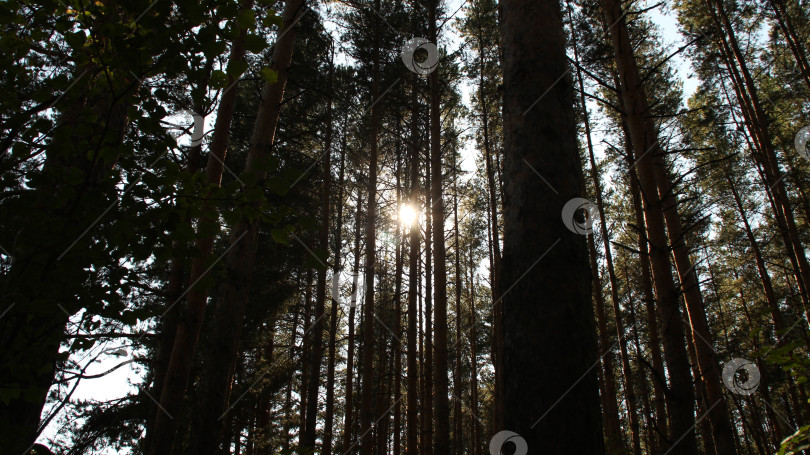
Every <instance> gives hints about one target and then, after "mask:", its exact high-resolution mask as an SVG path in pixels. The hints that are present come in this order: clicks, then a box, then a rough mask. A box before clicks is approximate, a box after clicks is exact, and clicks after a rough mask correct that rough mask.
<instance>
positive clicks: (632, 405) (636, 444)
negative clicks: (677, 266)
mask: <svg viewBox="0 0 810 455" xmlns="http://www.w3.org/2000/svg"><path fill="white" fill-rule="evenodd" d="M569 16H570V10H569ZM572 36H574V60H575V63H576V74H577V81H578V84H579V101H580V104H581V105H582V113H583V122H584V124H585V139H586V144H587V146H588V159H589V163H590V166H591V180H592V183H593V188H594V194H595V195H596V207H597V209H598V211H599V214H600V216H599V228H600V233H601V235H602V243H603V244H604V248H605V261H606V262H607V271H608V279H609V280H610V296H611V301H612V303H613V315H614V320H615V321H616V333H617V335H618V339H619V352H620V354H621V365H622V379H623V380H624V397H625V403H626V405H627V414H628V418H629V420H630V438H631V441H632V445H633V454H634V455H641V440H640V434H639V424H638V411H637V410H636V402H635V401H636V398H635V391H634V388H633V381H632V377H633V375H632V371H631V370H630V359H629V357H628V353H627V338H626V337H625V333H624V323H623V322H622V319H623V318H622V314H621V308H620V306H619V283H618V280H617V278H616V271H615V270H614V267H613V254H612V252H611V250H610V235H609V234H608V230H607V221H606V212H605V204H604V202H603V201H602V183H601V181H600V177H599V170H598V168H597V167H596V158H595V157H594V152H593V142H592V140H591V122H590V118H589V114H588V107H587V105H586V103H585V84H584V82H583V80H582V72H581V71H580V69H579V51H578V49H577V44H576V37H575V35H574V34H573V30H572ZM590 241H593V240H592V239H590ZM592 256H593V255H592ZM592 263H595V261H593V260H592ZM592 268H593V273H597V271H598V270H599V269H598V268H594V267H592ZM595 283H596V281H595ZM598 289H600V292H601V286H600V287H599V288H598ZM604 349H606V347H605V348H604ZM603 352H604V351H603Z"/></svg>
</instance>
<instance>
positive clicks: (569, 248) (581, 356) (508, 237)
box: [501, 0, 605, 454]
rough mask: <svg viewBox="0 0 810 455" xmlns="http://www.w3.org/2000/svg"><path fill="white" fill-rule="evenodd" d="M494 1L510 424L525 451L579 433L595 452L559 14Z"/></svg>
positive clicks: (575, 170) (592, 357) (560, 443)
mask: <svg viewBox="0 0 810 455" xmlns="http://www.w3.org/2000/svg"><path fill="white" fill-rule="evenodd" d="M501 8H502V10H501V12H502V15H501V43H502V50H503V71H504V83H503V93H504V135H505V136H504V166H503V181H504V184H505V186H504V249H503V263H502V267H503V274H502V282H501V292H502V293H501V296H502V298H503V331H504V332H503V333H504V350H503V351H504V358H503V371H504V374H503V378H504V423H505V428H507V429H508V430H510V431H514V432H516V433H518V434H519V435H520V436H521V437H523V438H524V439H525V440H526V443H527V446H528V450H529V451H531V452H532V453H565V452H568V451H570V450H571V443H572V441H576V445H577V451H578V452H581V453H590V454H602V453H604V452H605V448H604V441H603V438H602V427H601V419H600V412H599V397H598V394H597V390H598V386H597V375H596V373H595V371H594V370H593V368H594V367H595V366H596V365H597V364H598V354H597V351H596V341H595V339H594V333H595V332H594V321H593V307H592V302H591V289H590V278H591V275H590V274H591V271H590V270H589V265H588V251H587V247H586V244H585V239H584V238H583V237H582V236H581V235H578V234H575V233H574V232H572V231H571V230H569V229H567V228H566V224H565V223H564V222H563V221H562V220H561V214H562V212H563V207H564V206H565V204H566V203H567V202H568V201H569V200H570V199H572V198H574V197H580V196H581V195H580V188H581V187H582V178H581V168H580V166H579V157H578V151H577V143H576V122H575V120H574V110H573V104H574V103H573V101H574V98H573V92H572V84H571V80H570V77H568V75H567V73H568V71H569V68H568V62H567V59H566V56H565V38H564V34H563V26H562V11H561V8H560V5H559V3H558V2H555V1H533V0H505V1H503V2H501ZM527 163H528V165H527ZM531 168H534V169H536V170H538V171H539V172H541V173H542V174H543V175H544V178H545V180H547V181H548V184H547V183H546V182H544V181H543V179H540V178H538V176H537V175H536V174H535V173H534V171H532V169H531ZM549 185H550V186H551V188H550V187H549ZM554 220H559V221H556V222H555V221H554ZM566 221H567V222H568V223H573V221H574V220H566ZM560 283H565V286H560V285H559V284H560ZM538 378H542V380H538Z"/></svg>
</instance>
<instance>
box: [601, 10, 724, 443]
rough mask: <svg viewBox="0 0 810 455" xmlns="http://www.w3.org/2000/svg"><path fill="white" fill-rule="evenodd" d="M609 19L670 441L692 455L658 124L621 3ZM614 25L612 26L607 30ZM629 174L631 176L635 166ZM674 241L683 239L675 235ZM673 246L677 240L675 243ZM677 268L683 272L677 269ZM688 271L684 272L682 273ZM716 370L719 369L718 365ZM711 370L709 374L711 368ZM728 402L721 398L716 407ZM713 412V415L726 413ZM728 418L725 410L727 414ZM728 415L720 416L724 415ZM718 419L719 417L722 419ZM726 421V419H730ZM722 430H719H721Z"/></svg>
mask: <svg viewBox="0 0 810 455" xmlns="http://www.w3.org/2000/svg"><path fill="white" fill-rule="evenodd" d="M602 8H603V12H604V17H605V21H604V22H605V28H606V29H608V28H609V33H610V36H611V39H612V43H613V49H614V53H615V57H616V64H617V71H618V73H619V75H620V80H621V86H620V97H621V98H622V102H621V105H622V111H623V116H622V117H623V118H624V119H625V121H626V123H627V127H628V129H629V132H630V137H631V142H632V148H633V150H634V152H635V156H637V160H636V161H635V163H634V165H635V167H636V168H637V169H638V177H639V183H640V186H641V192H642V194H643V196H644V201H645V215H646V224H647V229H648V237H649V240H650V247H651V248H650V250H651V251H650V252H651V256H652V261H651V262H652V265H653V276H654V280H655V283H656V288H657V291H658V296H659V301H660V304H659V311H660V318H661V321H662V322H663V323H664V334H665V338H664V350H665V353H666V355H667V367H668V369H669V372H670V381H671V390H672V393H671V395H670V396H671V401H672V406H671V407H670V411H671V420H670V423H671V431H670V437H671V440H670V443H671V444H675V446H673V447H672V448H671V453H673V454H692V453H695V452H696V451H697V441H696V438H695V434H694V431H693V427H694V423H695V416H694V414H693V412H694V391H693V390H692V380H691V377H690V374H689V362H688V360H687V353H686V352H685V349H684V345H683V342H684V335H683V328H682V324H681V314H680V310H679V309H678V291H677V289H676V288H675V285H674V279H673V276H672V270H671V268H670V261H669V245H668V242H667V236H666V230H665V227H664V223H665V219H664V218H665V216H664V207H663V201H662V198H661V196H660V194H659V188H658V183H659V181H658V180H659V179H658V178H657V177H658V176H657V175H656V169H655V168H659V167H661V166H664V163H663V159H662V157H661V150H660V146H659V145H658V139H657V134H656V133H655V131H654V126H653V124H652V123H651V121H650V119H649V118H648V117H647V115H648V112H649V106H648V104H647V99H646V94H645V93H644V89H643V87H642V85H641V76H640V75H639V70H638V67H637V65H636V62H635V57H634V55H633V53H632V49H633V48H632V45H631V42H630V36H629V32H628V28H627V23H626V21H625V15H624V14H623V13H622V7H621V3H620V2H619V1H617V0H602ZM608 24H610V27H608ZM630 172H633V168H632V167H631V169H630ZM673 238H675V239H678V241H679V242H680V239H679V237H676V236H674V235H673ZM673 243H675V242H673ZM679 270H681V269H680V268H679ZM683 272H686V270H683ZM715 370H716V366H715ZM707 371H708V370H707ZM724 403H725V402H724V401H723V400H722V399H721V400H719V401H717V403H715V402H712V403H711V404H710V406H714V405H715V404H717V405H721V404H724ZM722 411H723V409H722V407H721V409H720V410H718V411H715V413H714V414H713V415H718V414H719V413H720V412H722ZM724 414H725V415H727V412H726V413H724ZM724 414H719V416H720V417H723V415H724ZM718 420H720V419H718ZM726 423H728V421H727V420H726ZM718 429H719V428H718ZM729 450H730V452H727V453H729V454H733V453H734V447H733V444H732V447H730V448H729Z"/></svg>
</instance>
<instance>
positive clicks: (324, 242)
mask: <svg viewBox="0 0 810 455" xmlns="http://www.w3.org/2000/svg"><path fill="white" fill-rule="evenodd" d="M334 54H335V53H334V47H333V48H332V62H331V64H330V69H329V90H328V96H329V100H328V101H327V106H326V140H325V143H324V149H325V150H324V157H323V160H322V165H323V170H322V172H321V174H322V175H323V183H322V187H321V220H320V222H321V227H320V232H319V233H318V246H319V247H320V249H321V250H322V251H328V250H329V211H330V207H331V206H330V197H329V196H330V194H331V191H332V160H331V155H332V94H333V90H332V87H333V85H334V84H333V79H334V75H335V65H334ZM325 259H326V258H324V260H325ZM327 268H328V267H327V266H326V264H322V268H320V269H318V284H317V289H316V291H315V293H316V295H315V323H314V324H313V327H312V346H311V349H310V365H309V375H310V382H309V384H308V387H309V389H308V392H307V395H308V396H309V397H310V400H309V401H307V408H306V419H305V422H304V431H303V432H302V434H301V450H302V451H308V450H314V449H315V426H316V424H317V421H318V390H319V389H320V386H321V380H320V378H321V358H322V357H323V326H324V321H323V318H324V311H325V308H326V269H327Z"/></svg>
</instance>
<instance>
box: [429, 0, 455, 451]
mask: <svg viewBox="0 0 810 455" xmlns="http://www.w3.org/2000/svg"><path fill="white" fill-rule="evenodd" d="M438 7H439V0H434V1H433V2H432V4H431V6H430V17H429V29H430V32H429V34H430V40H431V41H432V42H433V43H437V42H438V32H437V28H436V19H437V18H436V14H437V9H438ZM440 103H441V93H440V91H439V71H438V70H437V71H433V72H432V73H430V168H431V187H430V191H431V210H432V213H433V217H432V218H433V220H432V221H433V252H434V257H435V260H434V267H433V277H434V280H433V281H434V300H435V316H434V318H435V322H436V327H435V331H434V334H435V343H434V346H433V352H434V355H435V365H434V368H433V373H434V384H433V385H434V389H433V393H434V395H435V405H436V416H435V423H436V432H435V441H434V450H435V451H436V453H439V454H448V453H450V403H449V401H448V390H449V385H448V382H449V381H448V377H447V373H448V371H447V370H448V361H447V332H448V325H447V253H446V249H445V244H444V197H443V195H442V191H443V189H444V178H443V175H442V147H441V139H442V138H441V133H442V132H441V118H440V116H441V109H440V108H441V104H440Z"/></svg>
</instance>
